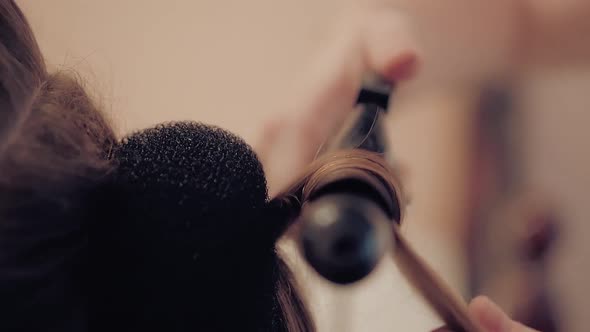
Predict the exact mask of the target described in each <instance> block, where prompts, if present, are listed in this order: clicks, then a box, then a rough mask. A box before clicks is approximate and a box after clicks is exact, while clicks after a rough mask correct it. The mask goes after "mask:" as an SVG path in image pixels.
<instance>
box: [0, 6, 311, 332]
mask: <svg viewBox="0 0 590 332" xmlns="http://www.w3.org/2000/svg"><path fill="white" fill-rule="evenodd" d="M154 166H155V167H154ZM279 210H280V209H279ZM273 211H275V209H274V208H271V207H270V206H269V205H268V203H267V202H266V186H265V183H264V176H263V174H262V171H261V167H260V165H259V163H258V161H257V159H256V158H255V155H254V154H253V153H252V151H251V150H250V149H249V148H248V147H247V146H246V145H245V144H244V143H243V142H242V141H241V140H239V139H237V138H236V137H235V136H233V135H230V134H228V133H226V132H223V131H221V130H219V129H215V128H210V127H205V126H202V125H198V124H175V125H169V126H163V127H158V128H154V129H151V130H147V131H144V132H143V133H138V134H135V135H132V136H130V137H128V138H127V139H126V140H124V142H122V143H121V144H118V143H117V142H116V138H115V135H114V133H113V131H112V129H111V127H110V125H109V123H108V121H106V119H105V117H104V116H103V115H102V113H101V112H100V110H99V108H98V107H97V106H96V105H95V104H94V103H93V102H92V100H91V98H90V97H89V96H88V95H87V93H86V91H85V89H84V87H83V84H82V83H81V81H80V80H79V79H75V78H73V77H72V76H70V75H66V74H65V73H54V74H51V73H49V72H48V71H47V69H46V66H45V63H44V61H43V58H42V55H41V52H40V50H39V47H38V45H37V43H36V41H35V38H34V36H33V33H32V31H31V29H30V27H29V25H28V23H27V21H26V19H25V17H24V15H23V14H22V12H21V11H20V10H19V9H18V6H17V5H16V4H15V3H14V1H12V0H2V1H0V313H1V316H2V319H0V330H2V331H14V330H17V331H41V330H43V331H86V330H89V329H90V330H109V331H113V330H123V329H125V330H136V329H137V330H143V331H150V330H151V331H154V330H161V331H170V330H173V331H183V330H186V331H189V330H190V331H203V330H241V331H246V330H250V331H311V330H312V329H313V328H312V323H311V320H310V319H309V315H308V313H307V311H306V310H305V308H304V306H303V304H302V302H301V300H300V298H299V296H298V293H297V292H296V290H295V284H294V281H293V279H292V277H291V274H290V271H289V269H288V268H287V266H286V265H285V264H284V263H283V261H282V260H281V258H280V257H279V256H278V255H277V253H276V252H275V250H274V241H275V240H276V238H277V237H278V236H279V235H280V232H281V230H282V226H281V222H280V221H281V220H284V219H285V217H284V216H281V215H280V213H275V212H273ZM279 212H280V211H279ZM267 226H269V227H267ZM90 236H92V238H93V239H92V241H91V242H90V241H89V237H90ZM90 243H92V244H91V245H90ZM89 253H90V255H89ZM89 316H90V317H89ZM118 319H121V320H120V321H118ZM126 327H130V328H131V329H126Z"/></svg>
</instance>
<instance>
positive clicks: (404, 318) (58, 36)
mask: <svg viewBox="0 0 590 332" xmlns="http://www.w3.org/2000/svg"><path fill="white" fill-rule="evenodd" d="M351 1H352V0H278V1H277V0H250V1H240V0H226V1H218V0H217V1H215V0H199V1H188V0H184V1H182V0H169V1H144V0H126V1H125V0H102V1H90V0H52V1H44V0H20V1H17V2H19V4H20V5H21V6H22V7H23V9H24V10H25V12H26V14H27V15H28V17H29V19H30V20H31V23H32V25H33V27H34V29H35V32H36V34H37V36H38V39H39V42H40V44H41V47H42V49H43V51H44V52H45V55H46V57H47V60H48V62H49V63H50V65H51V66H52V67H53V68H56V69H70V68H73V69H74V70H76V71H78V72H80V73H81V74H82V76H83V77H84V78H85V79H86V81H87V82H88V85H89V87H90V88H91V89H92V90H93V91H94V92H95V93H96V94H97V95H98V96H99V97H100V100H101V101H102V103H103V104H104V107H105V109H107V110H108V111H109V115H110V116H111V118H112V119H113V121H114V123H115V125H116V127H117V128H118V130H119V132H120V134H124V133H128V132H129V131H132V130H136V129H140V128H144V127H146V126H151V125H153V124H156V123H158V122H163V121H171V120H187V119H192V120H199V121H203V122H206V123H210V124H216V125H219V126H221V127H224V128H226V129H229V130H231V131H233V132H235V133H237V134H239V135H241V136H242V137H244V138H245V139H246V140H247V141H248V142H249V143H251V144H254V143H255V142H256V139H257V134H258V131H259V130H260V128H261V126H262V125H263V123H264V122H265V121H266V120H268V119H270V118H272V117H273V115H276V114H278V113H279V112H281V95H284V94H285V93H288V86H289V84H290V82H291V78H292V77H293V76H294V75H297V74H298V73H299V72H300V71H301V70H302V68H304V67H305V64H306V63H307V62H308V61H309V60H310V58H311V57H312V56H313V54H314V52H315V50H316V49H317V48H318V47H319V46H320V42H321V38H322V34H323V33H324V30H325V29H326V27H327V25H328V24H330V23H331V21H332V20H333V18H334V16H335V15H336V13H337V12H338V11H339V10H340V9H341V8H344V7H345V6H346V5H347V4H349V3H350V2H351ZM503 1H508V0H500V1H498V2H496V3H500V2H503ZM492 3H493V2H492ZM396 5H398V6H399V7H400V8H404V9H405V10H407V11H408V12H410V13H411V14H412V17H413V18H414V19H415V21H416V22H415V23H416V24H415V27H416V34H417V37H418V38H419V40H420V42H421V44H420V47H421V50H422V56H423V68H422V71H421V73H420V76H419V78H418V79H417V80H416V81H415V82H412V83H410V84H408V85H407V86H405V87H401V89H400V90H399V91H398V92H397V94H396V95H395V97H394V98H396V100H395V102H394V104H393V110H394V111H395V112H394V113H393V115H392V117H391V119H390V120H391V121H390V122H391V123H390V126H391V133H390V136H391V139H392V142H393V148H394V151H395V152H396V155H397V157H398V159H399V160H400V162H402V163H404V164H405V165H406V166H407V168H408V169H409V170H410V175H409V176H408V178H407V179H405V181H406V185H407V188H408V191H409V194H410V196H411V197H412V202H411V205H410V206H409V207H408V218H407V220H406V226H405V227H406V228H405V232H406V233H407V234H408V236H409V238H410V239H411V240H412V242H414V243H415V245H416V246H417V248H418V249H419V251H420V252H422V253H423V254H424V255H425V256H426V257H427V259H428V260H429V261H430V262H431V263H432V264H433V266H434V267H435V268H436V269H437V270H438V271H440V272H441V273H442V275H443V276H444V278H445V279H447V280H448V281H449V282H450V283H451V284H452V285H453V286H454V287H456V288H457V289H458V290H459V291H462V286H463V285H464V278H465V276H464V273H463V269H464V266H463V252H462V250H463V249H462V248H461V244H460V243H459V240H460V239H461V232H460V230H459V229H458V228H457V225H458V224H459V223H460V221H461V220H462V219H463V217H464V212H465V211H464V205H465V204H464V203H465V201H466V197H465V196H466V190H465V187H466V186H465V183H464V179H463V177H462V176H463V175H464V174H465V172H466V167H467V166H466V158H467V157H468V154H467V147H468V144H466V142H468V140H469V136H468V122H467V119H468V117H467V116H466V114H468V112H469V111H470V109H469V107H470V104H469V102H470V98H469V93H470V88H467V87H468V86H469V83H472V82H474V81H477V80H478V79H480V78H482V77H484V76H487V75H489V74H490V73H494V72H497V71H498V68H504V67H505V63H503V61H502V60H499V59H503V58H504V57H507V55H509V54H510V53H511V52H513V50H511V49H510V47H507V46H504V45H507V44H510V43H509V42H508V41H509V40H510V38H512V35H511V29H512V27H511V26H510V25H508V24H502V23H503V22H505V21H507V17H509V15H511V12H510V11H506V10H505V9H503V8H504V7H501V6H495V5H493V4H490V3H489V2H488V1H479V2H478V1H470V0H449V1H448V2H446V3H445V4H443V3H442V2H436V4H435V3H434V2H426V1H413V0H400V1H397V2H396ZM457 8H461V13H462V14H461V15H458V14H457ZM482 12H483V13H486V15H479V16H478V15H476V14H477V13H482ZM489 29H496V30H498V29H499V30H501V33H496V34H494V36H495V37H494V38H493V39H492V40H490V39H489V38H488V39H486V38H485V37H482V36H486V35H489V33H488V32H489ZM496 32H497V31H496ZM466 49H467V50H468V51H469V53H470V56H469V57H464V56H463V53H464V52H465V50H466ZM579 72H580V71H579V70H577V69H576V70H574V71H571V70H570V72H568V74H563V70H557V71H555V70H553V71H550V72H546V71H540V72H539V73H537V74H536V75H537V76H535V77H534V78H531V81H533V82H535V83H534V84H532V83H531V84H527V86H529V85H530V88H529V89H525V91H526V92H527V93H526V94H525V95H526V96H525V97H526V98H525V99H526V100H531V102H528V103H525V104H526V105H529V106H528V107H529V108H531V109H537V108H539V109H545V110H547V111H546V112H545V114H546V115H545V116H543V117H541V118H539V120H538V122H536V123H535V124H534V125H533V126H534V127H535V128H537V129H536V130H533V131H532V133H533V134H531V135H532V136H531V140H530V141H531V142H535V143H534V144H533V143H531V146H532V148H531V155H530V157H529V160H530V161H531V162H530V164H531V174H532V175H533V176H532V177H531V178H532V179H533V180H532V181H536V182H538V183H540V184H542V185H543V186H544V187H547V188H549V189H551V190H554V191H555V193H556V195H557V196H558V198H562V201H563V203H564V205H565V206H567V208H568V211H569V215H568V217H570V219H573V220H575V221H577V222H578V224H576V225H577V226H575V227H577V228H576V230H578V231H577V234H578V235H577V236H578V237H580V238H578V239H577V241H578V242H576V244H575V246H576V247H573V248H565V247H567V246H568V244H567V243H566V244H565V245H564V248H563V250H565V251H566V252H572V251H576V252H578V253H581V252H582V251H584V250H586V251H585V252H586V253H590V250H588V246H585V247H584V246H581V244H583V242H584V241H583V238H584V236H586V235H589V232H588V228H590V227H589V226H586V225H585V224H584V223H583V221H585V220H588V218H589V217H590V214H589V211H588V208H587V207H586V206H585V205H587V203H586V202H587V196H586V195H585V191H583V195H580V191H581V190H582V189H581V188H583V187H585V188H588V187H590V182H588V175H587V174H586V173H587V170H588V169H590V158H589V157H588V153H587V148H586V149H585V150H584V148H582V145H585V142H588V141H589V140H588V138H589V135H588V134H587V133H586V132H585V125H584V124H585V123H587V122H582V121H581V119H585V120H586V121H588V120H590V118H589V116H588V115H586V109H587V106H588V103H587V102H586V103H584V101H579V102H576V101H575V100H574V101H571V102H570V97H572V94H573V96H574V97H576V96H578V95H577V93H579V94H582V95H583V94H584V91H583V90H584V89H581V88H578V90H571V91H570V90H569V89H563V86H562V85H561V84H560V82H563V80H564V79H565V78H566V77H567V79H568V82H567V83H568V84H569V85H571V86H576V87H580V86H587V84H588V83H589V82H590V75H585V76H584V75H583V74H579ZM564 75H565V76H564ZM578 77H579V78H578ZM547 91H549V92H551V93H557V94H558V95H559V92H560V91H562V93H561V95H562V97H559V98H557V99H552V98H545V99H549V100H541V99H539V98H537V96H539V95H542V96H547ZM568 93H569V94H568ZM573 99H575V98H573ZM559 101H561V103H560V102H559ZM586 101H587V100H586ZM551 102H553V103H554V105H555V109H560V110H562V111H563V109H564V108H568V109H569V111H564V112H563V113H559V114H558V113H555V112H554V111H553V107H550V106H549V105H551ZM562 120H564V121H567V123H563V126H562V127H563V128H567V130H565V131H563V130H562V131H558V130H554V128H553V127H552V125H553V124H555V123H556V122H559V121H562ZM548 142H550V143H551V144H549V145H547V144H545V143H548ZM564 146H566V147H569V148H571V149H569V150H568V149H564ZM573 146H576V147H578V149H575V148H573ZM548 149H550V150H548ZM547 151H550V152H551V153H555V154H554V156H556V157H559V158H563V159H562V160H566V161H567V165H568V166H565V163H560V167H561V168H560V169H555V168H554V166H555V163H554V159H551V158H548V152H547ZM539 163H542V164H543V166H542V167H537V165H538V164H539ZM568 167H571V168H568ZM547 174H553V176H547ZM572 177H576V178H577V180H576V181H573V180H572ZM572 183H576V188H580V189H579V191H575V190H574V191H572V190H571V186H572ZM582 184H584V186H582ZM572 227H574V226H572ZM574 233H576V232H574ZM568 243H569V242H568ZM568 250H570V251H568ZM568 257H573V256H572V255H569V256H568ZM293 261H294V264H296V265H297V266H301V265H304V264H303V263H302V262H301V259H300V258H298V257H293ZM578 263H581V262H580V261H579V260H577V261H576V260H575V259H574V261H573V262H572V261H571V260H570V261H567V260H564V261H562V262H561V263H560V270H562V269H563V270H564V271H573V270H572V269H573V264H578ZM585 271H590V268H589V266H588V264H587V263H586V270H585ZM300 275H301V278H302V280H303V281H304V283H305V286H306V288H307V290H308V293H309V298H310V301H311V306H312V310H313V312H314V314H315V315H316V317H317V320H318V325H319V327H320V331H391V330H397V329H399V330H403V331H428V330H429V329H432V328H434V327H435V326H436V325H437V324H438V320H437V319H436V318H435V317H434V316H433V315H432V314H431V313H430V312H429V311H428V309H427V308H426V307H425V306H424V305H422V303H421V302H420V300H419V299H418V298H417V297H416V295H415V294H414V293H413V291H412V290H411V289H409V288H408V286H407V285H406V283H405V281H404V280H403V279H402V278H401V276H400V275H399V273H398V272H397V270H396V269H395V267H394V266H393V264H391V263H390V262H387V261H386V262H384V263H383V264H382V265H381V266H380V267H379V269H378V271H377V272H376V273H374V274H373V275H372V276H371V277H370V278H369V279H368V280H365V281H364V282H362V283H361V284H360V285H358V286H357V287H355V288H354V289H350V290H346V291H345V290H342V289H335V288H332V287H331V286H329V285H326V284H324V283H323V282H322V281H321V280H317V279H316V278H315V275H314V274H313V273H312V272H311V271H309V270H306V269H302V270H301V273H300ZM582 275H583V274H573V273H569V274H565V277H563V276H561V277H560V278H561V279H559V278H557V279H559V280H561V282H562V283H563V284H568V283H577V284H579V285H583V282H584V280H583V279H582V277H581V276H582ZM566 294H567V297H565V295H564V299H563V300H562V302H563V303H562V304H563V308H567V312H568V314H569V315H570V316H575V317H578V316H579V314H580V313H581V312H580V311H581V310H583V309H581V308H580V307H579V306H578V305H576V303H582V302H573V300H571V299H575V298H577V299H578V300H580V299H582V298H583V297H585V296H583V295H581V294H580V293H579V292H577V293H576V292H575V291H574V290H571V291H569V293H568V292H567V291H566ZM580 301H581V300H580ZM572 303H574V304H572ZM566 316H567V315H566ZM581 316H583V315H581ZM586 323H588V321H587V320H586ZM579 324H580V325H570V327H571V328H568V329H567V331H585V329H583V328H581V327H582V326H587V325H583V324H585V323H579Z"/></svg>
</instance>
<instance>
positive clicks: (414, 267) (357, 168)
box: [274, 149, 480, 332]
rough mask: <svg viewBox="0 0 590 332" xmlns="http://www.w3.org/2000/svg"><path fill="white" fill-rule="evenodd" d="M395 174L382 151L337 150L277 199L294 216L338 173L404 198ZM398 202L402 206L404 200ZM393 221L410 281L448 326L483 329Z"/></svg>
mask: <svg viewBox="0 0 590 332" xmlns="http://www.w3.org/2000/svg"><path fill="white" fill-rule="evenodd" d="M395 174H396V172H395V170H394V169H393V168H392V167H391V166H390V165H389V164H388V163H387V161H386V160H385V159H384V157H383V155H382V154H379V153H375V152H370V151H366V150H362V149H350V150H340V151H335V152H331V153H326V154H324V155H322V156H321V157H320V158H318V159H316V160H315V161H314V162H313V163H312V164H311V165H310V166H309V167H308V168H307V169H306V170H304V172H302V175H301V176H300V177H299V178H298V180H297V181H295V182H294V183H292V184H291V185H290V186H289V187H287V188H286V189H285V190H283V191H282V192H281V193H279V194H278V195H277V196H276V197H275V198H274V200H275V201H276V202H278V203H280V204H282V205H283V206H284V207H285V208H286V209H288V210H290V211H291V213H290V215H291V216H293V220H294V219H296V217H297V216H298V215H299V214H300V212H301V210H302V209H303V208H304V206H305V204H306V203H307V202H308V201H309V199H310V197H312V196H313V195H314V192H315V191H316V190H318V188H319V187H320V186H321V184H322V183H325V182H326V181H330V178H333V177H335V176H342V177H346V176H349V177H350V176H352V177H357V178H358V177H362V178H364V180H366V181H369V182H375V181H378V182H379V183H381V184H384V185H385V187H386V189H387V191H388V192H389V193H390V194H391V195H390V197H394V198H397V199H398V200H403V197H401V194H402V192H401V189H402V188H401V184H400V182H399V181H398V179H397V178H396V176H395ZM397 203H400V204H399V206H400V207H403V204H402V202H396V204H397ZM401 217H403V213H400V220H399V221H400V222H401V219H402V218H401ZM392 225H393V236H394V238H395V240H396V245H395V246H394V252H393V257H394V260H395V262H396V264H397V266H398V268H399V269H400V271H401V272H402V274H403V275H404V277H405V278H406V279H407V281H408V282H409V283H410V284H411V285H412V286H413V288H414V289H415V290H416V291H417V292H418V293H419V294H420V295H421V296H422V297H423V299H424V300H425V301H426V303H427V304H428V305H429V306H430V307H431V308H432V309H433V310H434V311H435V313H436V314H437V315H438V316H439V317H440V318H441V319H442V320H443V321H444V322H445V324H446V325H447V327H448V328H450V329H452V330H453V331H466V332H467V331H469V332H477V331H480V328H479V327H478V325H477V323H475V322H474V321H473V320H472V319H471V318H470V317H469V315H468V312H467V306H466V304H465V302H464V301H463V300H462V299H461V298H460V296H458V295H457V294H456V293H455V292H454V291H453V290H452V289H451V288H450V287H449V286H448V285H446V284H445V282H444V281H443V280H442V278H440V277H439V276H438V274H437V273H436V272H435V271H434V270H433V269H432V268H430V267H429V266H428V264H427V263H426V262H425V261H424V260H423V259H422V258H421V257H420V255H418V254H417V253H416V251H415V250H414V249H413V248H412V247H411V246H410V244H409V242H408V241H407V240H406V239H405V237H404V235H403V234H402V232H401V230H400V227H399V224H398V223H396V222H392Z"/></svg>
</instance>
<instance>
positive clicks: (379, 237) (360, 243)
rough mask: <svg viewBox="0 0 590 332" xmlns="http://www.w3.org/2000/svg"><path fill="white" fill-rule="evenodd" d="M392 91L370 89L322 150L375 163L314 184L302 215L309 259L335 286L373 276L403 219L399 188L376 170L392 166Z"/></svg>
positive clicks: (336, 171)
mask: <svg viewBox="0 0 590 332" xmlns="http://www.w3.org/2000/svg"><path fill="white" fill-rule="evenodd" d="M390 91H391V86H386V87H385V88H383V86H378V87H376V86H375V85H374V84H372V86H370V85H369V86H368V85H365V87H364V88H363V89H362V90H361V92H360V94H359V98H358V101H357V107H356V108H355V110H354V112H353V114H352V118H351V119H350V121H348V122H347V123H345V125H344V126H343V128H342V129H341V130H340V131H339V133H338V134H337V135H335V136H334V137H333V138H332V139H331V140H329V141H328V142H326V143H325V144H324V146H323V147H322V149H321V150H320V153H321V154H323V155H329V154H330V153H332V152H334V151H357V152H359V151H360V152H367V154H366V155H367V156H372V158H373V160H372V161H371V162H368V163H365V165H369V166H367V167H360V166H359V165H358V163H357V164H355V163H354V162H348V163H347V162H344V163H342V165H340V166H339V167H332V168H330V171H329V172H327V173H326V174H323V175H322V176H321V177H318V180H317V181H312V182H313V183H310V186H312V187H313V188H314V189H313V192H312V193H310V195H309V196H308V197H307V200H306V203H305V204H304V207H303V209H302V212H301V216H300V218H301V219H300V220H301V222H302V223H301V224H302V229H301V247H302V249H303V253H304V256H305V258H306V259H307V261H308V263H309V264H310V265H311V266H312V267H313V268H314V269H315V270H316V271H317V272H318V273H319V274H320V275H322V276H323V277H324V278H326V279H328V280H330V281H332V282H334V283H338V284H349V283H353V282H356V281H358V280H360V279H362V278H364V277H365V276H367V275H368V274H369V273H370V272H371V271H372V270H373V269H374V268H375V266H376V265H377V263H378V262H379V261H380V259H381V257H383V255H384V253H385V252H386V251H387V249H388V248H389V247H390V246H391V245H392V243H391V241H392V235H391V234H392V233H391V223H392V222H397V223H399V222H400V219H401V208H400V202H399V199H398V193H397V192H396V190H397V188H392V186H391V185H390V184H391V182H388V181H384V179H383V178H382V177H383V176H381V175H380V174H378V173H376V172H372V171H371V167H370V165H371V163H373V164H375V160H378V161H379V162H380V163H386V161H385V160H386V158H385V156H386V154H387V139H386V135H385V132H384V128H383V123H382V122H383V117H384V114H385V112H386V110H387V104H388V102H389V92H390ZM360 155H362V154H360ZM351 156H352V154H351ZM340 158H347V156H346V155H342V156H340ZM381 174H383V172H382V173H381Z"/></svg>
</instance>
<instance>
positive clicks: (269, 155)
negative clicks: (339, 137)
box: [256, 7, 417, 197]
mask: <svg viewBox="0 0 590 332" xmlns="http://www.w3.org/2000/svg"><path fill="white" fill-rule="evenodd" d="M412 42H413V39H412V36H411V35H410V32H409V28H408V26H407V23H406V22H405V21H404V18H403V17H402V16H401V15H400V14H399V13H397V12H396V11H394V10H393V9H391V8H389V7H377V8H355V9H354V10H351V11H350V12H348V13H347V14H345V15H343V17H342V19H341V20H339V21H338V24H337V25H336V27H335V29H334V33H333V34H332V37H331V38H328V39H327V43H326V45H324V47H323V50H322V52H321V53H320V54H319V55H318V56H317V58H315V61H314V63H313V64H312V65H311V68H309V69H308V70H307V71H306V73H305V74H304V75H303V76H302V77H301V79H300V81H298V82H297V84H296V89H295V90H294V91H289V96H290V99H289V100H285V104H284V110H285V111H286V112H285V113H286V116H285V117H283V118H280V119H277V120H276V121H274V122H272V123H270V124H268V125H267V126H266V128H265V130H264V132H263V135H262V137H261V141H260V143H259V144H258V146H256V151H257V153H258V155H259V157H260V159H261V160H262V163H263V165H264V168H265V172H266V176H267V180H268V184H269V193H270V195H271V197H272V196H274V195H275V194H277V193H278V192H279V191H280V190H282V189H284V187H285V186H286V185H288V184H289V183H290V182H291V181H294V180H295V179H296V178H297V176H298V174H299V173H300V172H301V171H302V170H303V168H304V167H305V166H306V165H307V164H309V163H310V162H311V161H312V160H313V158H314V156H315V153H316V152H317V150H318V148H319V146H320V145H321V143H322V142H323V141H324V140H326V139H327V136H328V135H329V134H330V133H331V132H332V131H333V129H334V128H337V127H338V126H339V125H340V124H341V123H342V122H343V120H344V119H345V117H346V115H347V114H348V113H349V112H350V111H352V107H353V106H354V103H355V100H356V98H357V95H358V92H359V88H360V86H361V81H362V78H363V75H364V74H366V73H369V72H373V73H377V74H379V75H381V76H382V77H384V78H385V79H387V80H391V81H400V80H405V79H408V78H410V77H411V76H412V75H413V73H414V72H415V70H416V67H417V56H416V51H415V48H414V46H413V43H412Z"/></svg>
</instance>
